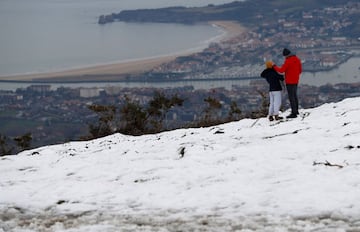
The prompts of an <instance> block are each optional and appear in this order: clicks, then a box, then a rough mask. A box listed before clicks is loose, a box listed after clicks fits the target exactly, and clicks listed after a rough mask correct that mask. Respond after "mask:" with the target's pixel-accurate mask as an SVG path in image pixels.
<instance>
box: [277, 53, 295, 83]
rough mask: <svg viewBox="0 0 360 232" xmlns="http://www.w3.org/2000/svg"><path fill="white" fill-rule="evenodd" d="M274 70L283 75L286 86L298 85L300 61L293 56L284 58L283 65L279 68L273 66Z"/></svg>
mask: <svg viewBox="0 0 360 232" xmlns="http://www.w3.org/2000/svg"><path fill="white" fill-rule="evenodd" d="M274 69H275V70H276V71H277V72H279V73H284V74H285V83H286V84H298V83H299V79H300V73H301V72H302V66H301V61H300V59H299V58H298V57H297V56H295V55H290V56H288V57H286V59H285V62H284V64H283V65H282V66H281V67H278V66H276V65H274Z"/></svg>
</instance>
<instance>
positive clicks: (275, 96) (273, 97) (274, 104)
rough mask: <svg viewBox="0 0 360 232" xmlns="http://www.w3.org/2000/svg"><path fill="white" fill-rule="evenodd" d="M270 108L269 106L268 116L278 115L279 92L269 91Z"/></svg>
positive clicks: (279, 104) (279, 105)
mask: <svg viewBox="0 0 360 232" xmlns="http://www.w3.org/2000/svg"><path fill="white" fill-rule="evenodd" d="M269 96H270V106H269V116H273V115H279V110H280V107H281V98H282V96H281V91H270V92H269Z"/></svg>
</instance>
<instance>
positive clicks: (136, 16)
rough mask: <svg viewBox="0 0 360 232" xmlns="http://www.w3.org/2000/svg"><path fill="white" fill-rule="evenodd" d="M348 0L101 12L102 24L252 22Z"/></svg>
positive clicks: (255, 0)
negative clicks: (119, 22) (103, 13)
mask: <svg viewBox="0 0 360 232" xmlns="http://www.w3.org/2000/svg"><path fill="white" fill-rule="evenodd" d="M347 2H349V1H348V0H301V1H297V0H273V1H269V0H248V1H241V2H240V1H235V2H232V3H227V4H223V5H208V6H205V7H189V8H187V7H167V8H159V9H138V10H124V11H121V12H120V13H112V14H109V15H102V16H100V18H99V24H105V23H109V22H114V21H124V22H157V23H183V24H193V23H198V22H204V21H213V20H234V21H239V22H241V23H242V24H245V25H251V24H252V23H256V22H257V21H258V20H259V16H261V17H262V18H263V19H268V20H272V19H274V16H276V18H277V17H279V16H290V15H291V16H296V15H297V14H301V12H302V11H306V10H310V9H314V8H325V7H336V6H343V5H344V4H346V3H347Z"/></svg>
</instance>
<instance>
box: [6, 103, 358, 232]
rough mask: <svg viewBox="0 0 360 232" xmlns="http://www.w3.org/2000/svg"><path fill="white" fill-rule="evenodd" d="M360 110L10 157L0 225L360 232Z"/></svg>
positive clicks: (341, 106)
mask: <svg viewBox="0 0 360 232" xmlns="http://www.w3.org/2000/svg"><path fill="white" fill-rule="evenodd" d="M359 115H360V98H349V99H346V100H344V101H341V102H338V103H329V104H325V105H322V106H320V107H317V108H314V109H303V110H302V111H301V116H300V117H298V118H296V119H292V120H289V121H285V122H281V123H274V122H269V121H268V120H267V119H266V118H261V119H256V120H255V119H244V120H240V121H238V122H232V123H227V124H222V125H219V126H214V127H209V128H197V129H179V130H174V131H170V132H164V133H160V134H155V135H144V136H138V137H135V136H125V135H121V134H114V135H111V136H108V137H105V138H101V139H97V140H92V141H83V142H70V143H66V144H60V145H53V146H46V147H41V148H38V149H34V150H30V151H24V152H22V153H20V154H18V155H17V156H5V157H2V158H1V159H0V173H1V176H0V231H87V232H88V231H288V230H291V231H359V230H360V116H359ZM220 132H221V133H220Z"/></svg>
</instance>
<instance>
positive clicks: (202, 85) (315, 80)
mask: <svg viewBox="0 0 360 232" xmlns="http://www.w3.org/2000/svg"><path fill="white" fill-rule="evenodd" d="M255 68H256V69H258V70H259V73H260V71H261V68H262V66H260V65H258V66H256V67H255ZM252 80H260V77H256V76H255V77H250V78H245V79H233V80H211V79H208V80H182V81H174V82H170V81H169V82H129V81H128V82H101V81H99V82H78V83H76V82H75V83H52V82H8V81H3V82H0V83H1V84H0V90H11V91H15V90H16V89H18V88H27V87H29V86H31V85H35V84H36V85H39V84H44V85H50V86H51V89H52V90H55V89H57V88H59V87H65V88H105V87H123V88H150V87H151V88H178V87H184V86H191V87H193V88H194V89H213V88H225V89H228V90H231V89H232V88H233V87H234V86H249V85H250V83H251V81H252ZM357 82H360V57H359V56H354V57H352V58H350V59H349V60H347V61H346V62H345V63H343V64H341V65H339V66H338V67H336V68H334V69H332V70H330V71H320V72H304V73H303V74H302V76H301V84H306V85H311V86H322V85H326V84H332V85H334V84H339V83H357Z"/></svg>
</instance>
